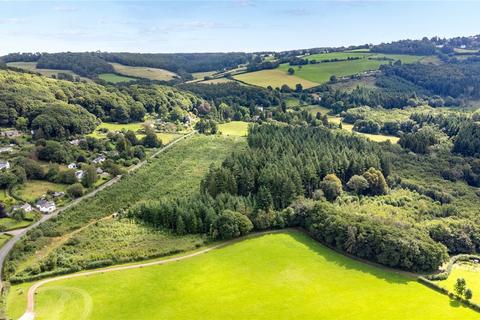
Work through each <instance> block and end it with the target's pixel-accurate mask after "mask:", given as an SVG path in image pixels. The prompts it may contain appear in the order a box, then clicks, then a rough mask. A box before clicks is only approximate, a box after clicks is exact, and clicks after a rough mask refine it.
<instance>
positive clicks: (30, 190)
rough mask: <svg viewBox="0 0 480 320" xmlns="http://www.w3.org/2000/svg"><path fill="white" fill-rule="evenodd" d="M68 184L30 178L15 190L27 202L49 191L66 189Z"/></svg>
mask: <svg viewBox="0 0 480 320" xmlns="http://www.w3.org/2000/svg"><path fill="white" fill-rule="evenodd" d="M67 187H68V185H65V184H60V183H53V182H49V181H44V180H29V181H27V182H26V183H25V184H23V185H22V186H20V188H18V189H16V190H14V192H15V193H16V194H17V195H18V196H19V197H20V198H21V199H23V200H25V201H27V202H34V201H35V200H36V199H38V198H40V197H41V196H43V195H44V194H46V193H47V192H48V191H58V192H60V191H65V190H66V189H67Z"/></svg>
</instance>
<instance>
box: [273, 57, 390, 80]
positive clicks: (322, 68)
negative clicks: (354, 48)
mask: <svg viewBox="0 0 480 320" xmlns="http://www.w3.org/2000/svg"><path fill="white" fill-rule="evenodd" d="M385 63H386V62H385V61H379V60H368V59H359V60H352V61H338V62H328V63H320V64H309V65H305V66H302V68H301V69H300V68H299V67H298V66H294V67H293V69H294V70H295V76H296V77H299V78H302V79H304V80H307V81H311V82H314V83H317V84H320V83H324V82H328V81H329V80H330V77H331V76H333V75H335V76H337V77H344V76H349V75H352V74H356V73H362V72H365V71H370V70H377V69H378V68H379V67H380V65H382V64H385ZM289 68H290V66H289V65H288V64H281V65H280V66H279V70H282V71H284V74H285V75H286V76H288V75H287V70H288V69H289Z"/></svg>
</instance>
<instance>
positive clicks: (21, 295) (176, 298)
mask: <svg viewBox="0 0 480 320" xmlns="http://www.w3.org/2000/svg"><path fill="white" fill-rule="evenodd" d="M29 286H30V284H21V285H16V286H13V287H12V288H11V293H10V295H9V296H8V299H7V310H8V312H9V315H10V316H12V317H18V316H20V315H21V314H22V313H23V311H24V310H25V307H26V292H27V290H28V287H29ZM132 293H134V294H132ZM35 299H36V309H35V312H36V316H37V318H36V319H39V320H41V319H48V320H57V319H58V320H60V319H62V320H69V319H72V320H73V319H75V320H76V319H84V320H87V319H91V320H95V319H111V318H112V317H115V319H292V318H298V319H326V320H328V319H355V320H361V319H391V320H395V319H398V320H400V319H402V320H403V319H410V320H415V319H422V320H424V319H438V320H442V319H452V320H453V319H464V320H467V319H478V313H476V312H474V311H472V310H471V309H468V308H466V307H464V306H462V305H459V304H458V303H456V302H454V301H451V300H450V299H449V298H448V297H447V296H444V295H441V294H439V293H437V292H435V291H433V290H431V289H429V288H427V287H425V286H423V285H422V284H420V283H418V282H417V281H415V280H414V278H411V277H409V276H407V275H403V274H400V273H396V272H392V271H390V270H387V269H383V268H379V267H376V266H372V265H369V264H365V263H363V262H359V261H357V260H353V259H351V258H348V257H346V256H343V255H341V254H339V253H336V252H334V251H332V250H330V249H328V248H326V247H324V246H322V245H320V244H318V243H317V242H316V241H314V240H312V239H311V238H309V237H308V236H306V235H305V234H303V233H301V232H299V231H285V232H281V233H274V234H268V235H263V236H259V237H253V238H248V239H246V240H243V241H240V242H236V243H234V244H232V245H229V246H227V247H224V248H221V249H215V250H213V251H210V252H208V253H205V254H203V255H198V256H195V257H192V258H188V259H185V260H183V261H178V262H176V263H170V264H165V265H157V266H149V267H143V268H138V269H130V270H123V271H113V272H108V273H101V274H96V275H90V276H88V277H78V278H74V279H65V280H60V281H54V282H50V283H48V284H46V285H44V286H42V287H40V288H39V290H38V293H37V295H36V297H35Z"/></svg>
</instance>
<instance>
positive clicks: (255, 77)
mask: <svg viewBox="0 0 480 320" xmlns="http://www.w3.org/2000/svg"><path fill="white" fill-rule="evenodd" d="M287 69H288V68H287ZM234 78H235V79H237V80H240V81H243V82H246V83H248V84H253V85H256V86H260V87H268V86H272V87H273V88H276V87H281V86H283V85H284V84H286V85H287V86H289V87H291V88H295V85H296V84H297V83H300V84H301V85H302V86H303V87H304V88H311V87H315V86H317V85H318V83H315V82H313V81H309V80H306V79H302V78H299V77H297V76H295V75H292V76H291V75H289V74H288V73H287V71H286V70H282V69H270V70H261V71H255V72H249V73H243V74H239V75H236V76H234Z"/></svg>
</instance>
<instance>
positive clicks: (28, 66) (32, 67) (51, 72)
mask: <svg viewBox="0 0 480 320" xmlns="http://www.w3.org/2000/svg"><path fill="white" fill-rule="evenodd" d="M7 65H8V66H9V67H15V68H20V69H24V70H28V71H33V72H37V73H40V74H41V75H44V76H46V77H52V76H57V75H58V74H59V73H67V74H70V75H72V76H74V77H80V76H79V75H78V74H76V73H75V72H73V71H71V70H57V69H37V63H36V62H9V63H7ZM80 79H82V80H85V81H92V80H90V79H88V78H85V77H80Z"/></svg>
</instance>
